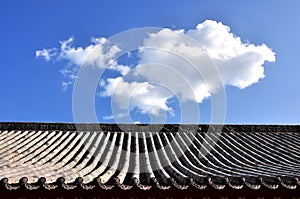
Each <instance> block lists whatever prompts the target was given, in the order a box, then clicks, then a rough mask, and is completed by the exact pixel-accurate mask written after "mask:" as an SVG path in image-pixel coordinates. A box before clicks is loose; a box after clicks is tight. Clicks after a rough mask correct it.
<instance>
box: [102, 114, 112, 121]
mask: <svg viewBox="0 0 300 199" xmlns="http://www.w3.org/2000/svg"><path fill="white" fill-rule="evenodd" d="M102 118H103V119H104V120H112V119H114V116H113V115H105V116H103V117H102Z"/></svg>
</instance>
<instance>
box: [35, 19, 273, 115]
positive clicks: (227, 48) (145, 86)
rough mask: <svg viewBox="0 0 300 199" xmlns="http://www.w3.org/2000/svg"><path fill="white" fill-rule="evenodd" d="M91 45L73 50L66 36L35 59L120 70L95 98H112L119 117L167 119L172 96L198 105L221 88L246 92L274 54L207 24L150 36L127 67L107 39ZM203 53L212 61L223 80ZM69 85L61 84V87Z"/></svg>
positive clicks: (68, 73)
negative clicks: (162, 115) (161, 116)
mask: <svg viewBox="0 0 300 199" xmlns="http://www.w3.org/2000/svg"><path fill="white" fill-rule="evenodd" d="M187 38H189V39H187ZM91 42H92V43H91V44H90V45H89V46H86V47H73V46H72V44H73V39H72V38H70V39H69V40H67V41H62V42H61V46H60V48H59V49H55V48H54V49H48V50H47V49H43V50H39V51H36V57H43V58H44V59H45V60H47V61H49V60H62V59H64V60H67V61H68V62H69V65H75V66H77V67H79V66H84V67H98V68H104V67H106V66H109V67H108V69H110V70H114V71H117V72H119V73H120V75H119V76H118V77H114V78H106V79H105V80H101V82H100V84H99V85H100V86H101V87H102V89H103V91H102V92H101V94H100V96H102V97H107V96H109V97H112V100H113V102H114V103H115V104H116V105H117V107H118V110H119V111H120V112H119V113H118V114H120V115H122V117H123V116H124V113H125V112H126V110H128V109H130V110H132V109H133V108H138V110H139V111H140V112H141V113H150V114H152V115H159V114H160V113H161V112H169V113H170V114H171V115H172V114H173V109H172V107H170V106H169V105H168V99H170V98H172V97H174V96H176V97H177V98H178V99H179V100H180V101H181V102H183V103H184V102H190V101H193V102H196V103H201V102H202V101H203V100H204V99H206V98H208V97H210V96H211V95H213V94H214V93H215V92H217V91H218V88H219V87H220V85H221V84H224V85H225V86H226V85H230V86H235V87H238V88H240V89H243V88H246V87H248V86H250V85H252V84H254V83H257V82H258V81H259V80H260V79H262V78H264V77H265V75H264V66H263V65H264V63H265V62H274V61H275V53H274V52H273V51H272V50H271V49H270V48H269V47H267V46H266V45H265V44H262V45H254V44H251V43H249V42H243V41H242V40H241V39H240V38H239V37H238V36H235V35H234V34H233V33H231V31H230V27H228V26H226V25H223V24H222V23H221V22H216V21H212V20H206V21H204V22H203V23H200V24H198V25H197V26H196V28H194V29H189V30H171V29H167V28H165V29H162V30H161V31H159V32H157V33H151V34H150V35H149V37H148V38H145V40H144V42H143V45H142V46H141V47H140V49H139V51H138V57H139V58H140V59H139V61H138V64H137V65H136V66H132V67H129V66H125V65H122V64H119V63H118V61H117V60H114V56H115V55H116V54H117V53H118V52H120V50H121V49H120V48H119V47H118V46H116V45H112V44H110V43H109V41H108V40H107V39H105V38H93V39H92V41H91ZM194 42H197V43H198V45H195V44H194ZM203 49H204V51H203ZM204 52H206V53H207V55H209V57H210V58H211V60H212V61H213V63H215V66H216V68H217V69H218V71H219V72H220V76H221V78H222V80H223V82H220V79H219V78H218V76H217V73H216V71H214V70H213V68H212V67H211V66H212V65H211V64H209V63H211V62H210V60H208V59H207V56H206V54H205V53H204ZM128 56H131V55H130V53H129V55H128ZM191 63H193V64H194V65H191ZM75 66H74V67H73V68H72V67H71V68H70V66H67V67H66V68H64V69H63V70H62V71H61V72H62V74H63V75H64V76H65V77H67V78H68V79H71V80H72V79H74V78H76V70H75V69H74V68H75ZM68 67H69V68H68ZM135 78H136V79H135ZM69 85H70V83H69V82H64V83H63V86H64V87H68V86H69ZM116 117H117V116H116ZM105 118H106V119H108V118H110V117H108V116H107V117H105ZM103 119H104V118H103Z"/></svg>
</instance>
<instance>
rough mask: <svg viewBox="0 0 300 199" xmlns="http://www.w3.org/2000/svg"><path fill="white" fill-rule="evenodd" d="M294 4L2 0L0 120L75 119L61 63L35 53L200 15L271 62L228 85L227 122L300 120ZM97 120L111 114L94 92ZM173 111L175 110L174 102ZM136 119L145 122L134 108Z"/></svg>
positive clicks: (180, 25)
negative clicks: (243, 83) (250, 80)
mask: <svg viewBox="0 0 300 199" xmlns="http://www.w3.org/2000/svg"><path fill="white" fill-rule="evenodd" d="M299 4H300V3H299V1H296V0H294V1H292V0H291V1H271V0H270V1H268V0H266V1H258V0H257V1H248V2H247V3H244V2H241V1H226V3H224V2H223V1H143V2H142V1H74V0H73V1H57V0H55V1H1V3H0V26H1V37H0V43H1V59H0V73H1V79H0V90H1V94H2V95H1V98H0V110H1V111H0V121H44V122H51V121H52V122H73V121H74V120H73V114H72V86H70V88H68V89H67V90H66V91H63V90H62V87H61V84H62V82H63V81H66V80H65V77H64V76H63V75H62V73H61V72H60V71H61V70H62V69H64V68H65V66H66V65H68V61H67V60H61V61H57V60H54V61H52V60H51V61H45V60H44V59H42V58H39V57H38V58H36V51H37V50H41V49H49V48H54V47H56V48H59V46H60V43H59V41H66V40H68V39H69V38H70V37H72V38H74V41H73V43H72V45H73V46H75V47H80V46H82V47H86V46H89V45H91V38H93V37H94V38H98V37H105V38H108V37H110V36H113V35H115V34H117V33H120V32H122V31H126V30H129V29H134V28H140V27H150V26H151V27H162V28H171V29H172V30H177V29H184V30H186V31H187V30H190V29H195V27H196V26H197V25H198V24H200V23H203V22H204V21H205V20H208V19H209V20H213V21H216V22H221V23H222V24H224V25H226V26H228V27H230V30H231V32H232V33H233V34H235V35H237V36H239V37H240V38H241V40H242V42H244V43H247V42H249V43H251V44H253V45H262V44H266V45H267V46H268V47H269V48H270V49H271V50H272V51H273V52H275V53H276V61H275V62H266V63H264V64H263V67H264V75H265V77H264V78H262V79H259V82H258V83H254V84H251V85H249V86H247V87H246V88H244V89H239V88H237V87H236V86H232V85H228V86H226V88H225V91H226V118H225V123H255V124H261V123H287V124H299V122H300V103H299V102H300V92H299V91H300V78H299V74H300V68H299V66H298V65H299V64H298V58H299V52H300V39H299V35H300V15H299V10H298V8H299V7H300V5H299ZM95 98H96V105H95V106H96V109H97V110H96V112H97V114H98V119H99V122H111V120H105V119H103V117H104V116H110V114H111V110H110V106H109V104H110V98H109V97H102V98H101V97H99V96H98V97H97V96H95ZM173 103H174V107H173V109H174V111H175V116H173V117H170V118H168V120H167V122H171V123H172V122H176V123H178V122H179V119H178V114H179V113H180V111H179V110H177V108H176V103H177V102H176V100H173ZM210 104H211V100H210V98H207V99H204V100H203V101H202V103H200V105H199V106H200V122H203V123H209V122H210V115H211V113H210V112H211V109H210V108H211V105H210ZM132 112H133V113H132V114H133V115H134V117H135V119H136V121H140V122H147V121H149V120H148V119H147V117H146V118H144V116H143V114H141V113H140V112H141V111H139V110H138V108H135V109H134V110H132Z"/></svg>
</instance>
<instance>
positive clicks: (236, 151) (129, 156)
mask: <svg viewBox="0 0 300 199" xmlns="http://www.w3.org/2000/svg"><path fill="white" fill-rule="evenodd" d="M299 140H300V126H296V125H225V126H220V125H215V126H210V127H209V126H208V125H164V126H163V128H161V126H160V125H148V126H136V125H119V126H118V125H116V124H77V125H75V124H57V123H0V179H1V183H0V184H1V185H0V186H1V187H4V188H6V189H9V190H14V189H19V188H22V187H23V188H26V189H38V188H44V189H55V188H57V187H60V188H64V189H75V188H78V187H80V188H82V189H95V188H97V187H98V188H101V189H105V190H109V189H113V188H116V187H118V188H120V189H124V190H128V189H132V188H139V189H142V190H149V189H151V188H153V187H156V188H157V189H161V190H167V189H170V188H178V189H187V188H189V187H193V188H195V189H200V190H202V189H206V188H208V187H213V188H215V189H224V188H225V187H231V188H233V189H242V188H243V187H248V188H250V189H260V188H261V187H267V188H269V189H277V188H278V187H285V188H287V189H296V188H297V186H299V185H300V180H299V179H300V178H299V177H300V147H299ZM298 189H299V188H298Z"/></svg>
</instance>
